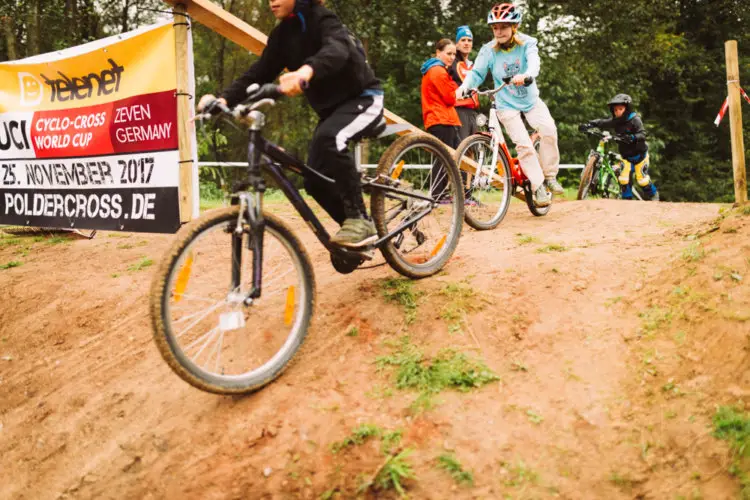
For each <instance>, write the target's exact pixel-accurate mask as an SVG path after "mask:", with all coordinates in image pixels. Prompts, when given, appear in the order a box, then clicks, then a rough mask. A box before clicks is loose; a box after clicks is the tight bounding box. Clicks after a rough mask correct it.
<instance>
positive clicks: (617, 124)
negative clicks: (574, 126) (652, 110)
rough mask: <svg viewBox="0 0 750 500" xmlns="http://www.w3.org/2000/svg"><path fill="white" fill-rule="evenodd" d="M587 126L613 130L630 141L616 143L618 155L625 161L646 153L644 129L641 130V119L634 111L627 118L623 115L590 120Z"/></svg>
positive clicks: (646, 145)
mask: <svg viewBox="0 0 750 500" xmlns="http://www.w3.org/2000/svg"><path fill="white" fill-rule="evenodd" d="M589 125H591V126H593V127H599V128H608V129H614V131H615V134H617V135H619V136H621V137H622V138H624V139H625V140H629V141H632V142H631V143H629V144H623V143H622V142H620V143H618V146H619V150H620V154H621V155H622V157H623V158H625V159H631V158H640V157H643V156H645V155H646V153H647V152H648V144H646V129H645V128H643V122H642V121H641V117H640V116H638V115H637V114H636V113H635V112H634V111H631V112H630V113H629V114H628V115H627V116H626V115H625V114H623V116H621V117H620V118H604V119H601V120H592V121H590V122H589Z"/></svg>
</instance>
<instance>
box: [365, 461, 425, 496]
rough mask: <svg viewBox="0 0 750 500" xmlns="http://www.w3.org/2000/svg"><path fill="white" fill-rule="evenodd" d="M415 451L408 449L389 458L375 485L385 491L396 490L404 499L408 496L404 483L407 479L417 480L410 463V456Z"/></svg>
mask: <svg viewBox="0 0 750 500" xmlns="http://www.w3.org/2000/svg"><path fill="white" fill-rule="evenodd" d="M413 452H414V450H411V449H406V450H403V451H402V452H400V453H398V454H397V455H392V456H390V457H389V458H388V460H387V461H386V463H385V465H384V466H383V468H382V469H380V472H379V473H378V475H377V476H376V478H375V485H376V486H377V487H378V488H380V489H383V490H389V489H394V490H396V491H397V492H398V494H399V495H401V496H402V497H403V496H405V495H406V491H405V490H404V486H403V484H402V483H403V482H404V480H406V479H415V478H416V477H417V476H416V474H414V469H413V468H412V465H411V464H410V463H409V460H408V458H409V456H410V455H411V454H412V453H413Z"/></svg>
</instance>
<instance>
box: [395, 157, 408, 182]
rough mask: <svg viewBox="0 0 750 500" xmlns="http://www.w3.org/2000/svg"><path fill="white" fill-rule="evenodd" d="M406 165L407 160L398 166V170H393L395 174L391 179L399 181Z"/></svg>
mask: <svg viewBox="0 0 750 500" xmlns="http://www.w3.org/2000/svg"><path fill="white" fill-rule="evenodd" d="M405 164H406V160H401V161H400V162H398V163H397V164H396V168H394V169H393V173H392V174H391V179H398V178H399V177H400V176H401V171H402V170H403V169H404V165H405Z"/></svg>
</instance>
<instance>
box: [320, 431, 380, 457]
mask: <svg viewBox="0 0 750 500" xmlns="http://www.w3.org/2000/svg"><path fill="white" fill-rule="evenodd" d="M382 435H383V429H381V428H380V427H378V426H377V425H372V424H364V425H361V426H359V427H357V428H356V429H354V431H352V433H351V435H350V436H348V437H346V438H345V439H344V440H343V441H339V442H336V443H333V444H332V445H331V451H332V452H333V453H338V452H339V451H341V450H343V449H344V448H348V447H351V446H355V445H359V444H362V443H364V442H365V440H367V438H370V437H380V436H382Z"/></svg>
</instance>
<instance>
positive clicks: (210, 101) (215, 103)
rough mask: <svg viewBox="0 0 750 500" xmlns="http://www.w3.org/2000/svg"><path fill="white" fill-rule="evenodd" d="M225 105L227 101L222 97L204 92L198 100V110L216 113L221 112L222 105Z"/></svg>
mask: <svg viewBox="0 0 750 500" xmlns="http://www.w3.org/2000/svg"><path fill="white" fill-rule="evenodd" d="M226 106H227V101H226V100H225V99H224V98H223V97H219V98H218V99H217V98H216V96H215V95H213V94H206V95H204V96H203V97H201V100H200V101H198V111H200V112H201V113H209V114H212V115H216V114H218V113H220V112H221V108H222V107H226Z"/></svg>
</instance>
